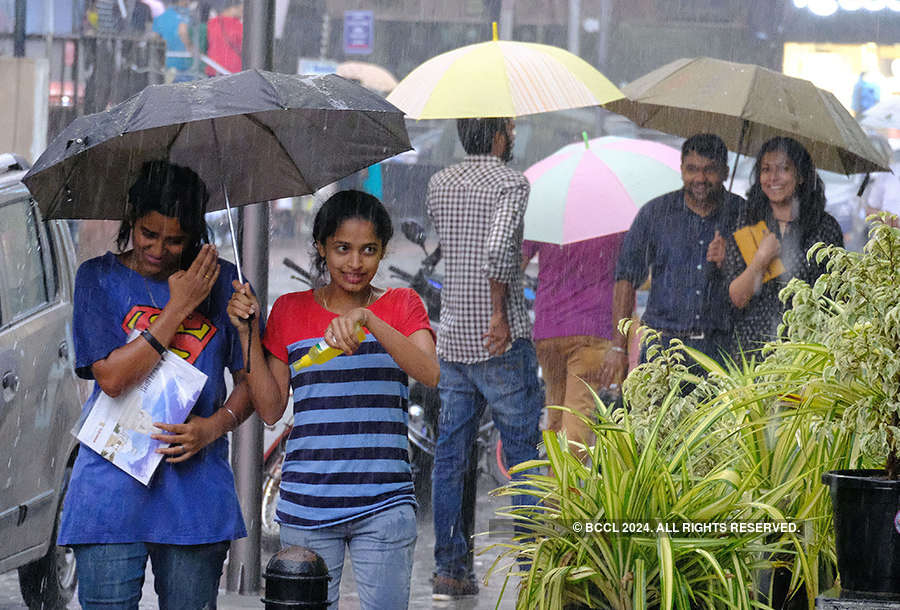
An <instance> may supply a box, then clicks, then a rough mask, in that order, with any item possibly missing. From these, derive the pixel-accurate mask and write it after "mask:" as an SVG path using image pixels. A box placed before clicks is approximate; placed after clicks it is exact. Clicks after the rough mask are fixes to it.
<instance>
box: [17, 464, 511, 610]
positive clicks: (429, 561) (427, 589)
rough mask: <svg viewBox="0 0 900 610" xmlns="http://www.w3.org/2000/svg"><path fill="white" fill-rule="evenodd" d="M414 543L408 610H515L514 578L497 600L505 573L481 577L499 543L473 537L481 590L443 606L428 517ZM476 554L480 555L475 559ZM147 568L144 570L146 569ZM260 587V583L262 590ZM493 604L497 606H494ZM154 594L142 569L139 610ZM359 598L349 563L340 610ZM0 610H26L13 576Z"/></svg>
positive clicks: (480, 527)
mask: <svg viewBox="0 0 900 610" xmlns="http://www.w3.org/2000/svg"><path fill="white" fill-rule="evenodd" d="M493 486H494V483H493V479H489V478H488V477H487V476H482V477H481V480H480V481H479V486H478V504H477V509H476V521H475V531H476V532H487V530H488V524H489V522H490V520H491V518H493V516H494V511H495V510H497V509H502V508H503V507H505V506H506V503H507V499H506V498H493V497H490V496H489V495H488V492H489V491H490V489H492V488H493ZM418 522H419V538H418V540H417V541H416V551H415V563H414V565H413V574H412V584H411V591H410V603H409V607H410V608H411V609H418V610H424V609H426V608H428V609H430V608H441V609H451V610H482V609H484V610H486V609H488V608H499V609H501V610H511V609H513V608H515V606H516V604H515V577H513V578H511V579H510V582H509V584H508V585H507V587H506V591H505V592H504V593H503V597H502V599H501V597H500V594H501V591H502V590H503V584H504V578H505V571H503V570H498V571H497V572H496V573H494V574H492V575H491V577H490V579H489V580H488V583H487V584H485V583H484V582H483V578H484V576H485V574H486V573H487V571H488V569H489V568H490V566H491V564H492V563H493V561H494V559H495V558H496V557H497V555H498V554H499V550H497V549H488V547H489V546H490V545H491V544H494V543H496V542H503V541H504V539H503V538H499V537H497V538H494V537H490V538H489V537H488V536H486V535H482V536H476V539H475V550H476V556H475V573H476V575H477V576H478V578H479V579H480V581H479V587H480V588H481V590H480V592H479V594H478V596H477V597H472V598H467V599H462V600H457V601H452V602H447V601H434V600H432V599H431V583H430V582H429V580H430V578H431V572H432V570H433V568H434V558H433V551H434V530H433V527H432V521H431V514H430V512H429V513H427V514H420V515H419V519H418ZM478 553H481V554H478ZM269 556H270V554H269V553H265V554H263V557H262V569H263V570H265V565H266V562H267V561H268V559H269ZM148 567H149V566H148ZM262 586H263V587H264V586H265V583H263V585H262ZM261 597H262V594H259V595H238V594H236V593H228V592H226V591H225V590H224V578H223V588H222V589H221V591H220V595H219V606H218V607H219V608H220V610H236V609H244V608H257V609H258V608H263V607H264V604H263V603H262V602H261V601H260V598H261ZM498 599H499V600H500V603H499V605H498V603H497V602H498ZM78 607H79V606H78V603H77V601H75V600H73V601H72V602H71V603H70V604H69V605H68V608H73V609H74V608H78ZM157 607H158V606H157V602H156V594H155V593H154V591H153V574H152V572H151V570H150V569H148V570H147V581H146V582H145V583H144V588H143V598H142V599H141V603H140V610H152V609H154V608H157ZM359 607H360V606H359V596H358V595H357V593H356V584H355V582H354V580H353V570H352V568H351V567H350V565H349V559H348V560H347V562H346V563H345V565H344V578H343V580H342V582H341V602H340V609H341V610H357V609H358V608H359ZM0 610H27V609H26V606H25V604H24V603H23V602H22V598H21V596H20V595H19V585H18V577H17V576H16V572H15V571H13V572H9V573H6V574H3V575H0Z"/></svg>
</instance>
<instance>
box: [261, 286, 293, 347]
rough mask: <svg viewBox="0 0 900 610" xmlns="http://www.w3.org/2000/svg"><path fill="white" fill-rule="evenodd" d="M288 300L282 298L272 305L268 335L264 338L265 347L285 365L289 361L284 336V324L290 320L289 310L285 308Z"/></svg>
mask: <svg viewBox="0 0 900 610" xmlns="http://www.w3.org/2000/svg"><path fill="white" fill-rule="evenodd" d="M285 305H286V299H285V298H284V296H280V297H278V298H277V299H276V300H275V304H274V305H272V312H271V313H270V314H269V319H268V320H266V333H265V335H264V336H263V340H262V343H263V347H265V348H266V349H267V350H269V353H271V354H272V355H273V356H275V357H276V358H278V359H279V360H281V361H282V362H284V363H287V361H288V352H287V342H286V340H285V335H284V324H285V321H286V320H287V319H289V318H287V317H286V316H285V314H286V313H287V309H286V307H285Z"/></svg>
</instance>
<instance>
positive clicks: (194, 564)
mask: <svg viewBox="0 0 900 610" xmlns="http://www.w3.org/2000/svg"><path fill="white" fill-rule="evenodd" d="M229 546H230V543H229V542H227V541H226V542H215V543H212V544H196V545H176V544H152V543H149V542H146V543H145V542H129V543H122V544H76V545H73V546H72V549H73V550H74V551H75V561H76V564H75V565H76V569H77V571H78V601H79V603H80V604H81V607H82V608H84V609H85V610H93V609H94V608H98V609H100V608H102V609H103V610H136V609H137V607H138V602H140V600H141V588H142V587H143V586H144V568H145V566H146V565H147V557H148V556H149V557H150V565H151V567H152V568H153V587H154V589H156V595H157V597H158V598H159V608H160V610H199V609H204V610H206V609H214V608H215V607H216V596H217V595H218V593H219V579H220V578H221V577H222V565H223V564H224V563H225V556H226V555H227V554H228V547H229Z"/></svg>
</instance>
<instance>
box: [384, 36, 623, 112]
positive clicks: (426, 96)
mask: <svg viewBox="0 0 900 610" xmlns="http://www.w3.org/2000/svg"><path fill="white" fill-rule="evenodd" d="M621 97H622V92H621V91H619V89H618V88H617V87H616V86H615V85H613V84H612V83H611V82H610V81H609V79H607V78H606V77H605V76H603V74H601V73H600V72H599V71H598V70H597V69H595V68H594V67H593V66H591V65H590V64H589V63H587V62H586V61H584V60H583V59H581V58H580V57H578V56H576V55H573V54H572V53H569V52H568V51H566V50H564V49H560V48H558V47H553V46H550V45H544V44H534V43H528V42H512V41H508V40H497V24H496V23H495V24H494V39H493V40H492V41H490V42H482V43H478V44H472V45H467V46H465V47H460V48H458V49H454V50H452V51H448V52H446V53H443V54H441V55H438V56H437V57H432V58H431V59H429V60H428V61H426V62H425V63H423V64H422V65H421V66H419V67H418V68H416V69H415V70H413V71H412V72H410V73H409V75H408V76H407V77H406V78H404V79H403V80H402V81H400V84H398V85H397V87H396V88H395V89H394V90H393V91H392V92H391V94H390V95H389V96H388V98H387V99H388V101H389V102H390V103H392V104H394V105H395V106H397V107H398V108H400V109H401V110H403V111H404V112H405V113H406V115H407V116H408V117H410V118H413V119H460V118H484V117H515V116H522V115H525V114H536V113H538V112H548V111H552V110H564V109H567V108H581V107H584V106H596V105H599V104H605V103H607V102H610V101H613V100H616V99H619V98H621Z"/></svg>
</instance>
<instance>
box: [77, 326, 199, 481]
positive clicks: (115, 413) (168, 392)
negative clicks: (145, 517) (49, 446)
mask: <svg viewBox="0 0 900 610" xmlns="http://www.w3.org/2000/svg"><path fill="white" fill-rule="evenodd" d="M137 336H138V335H137V332H132V334H131V336H130V337H129V340H134V338H136V337H137ZM142 340H143V339H142ZM205 384H206V374H205V373H203V372H202V371H201V370H200V369H198V368H197V367H195V366H194V365H192V364H190V363H189V362H187V361H186V360H184V359H183V358H181V357H179V356H178V355H177V354H175V353H173V352H170V351H167V352H166V355H165V356H163V358H162V359H161V360H160V361H159V364H157V365H156V368H154V369H153V370H152V371H151V372H150V374H149V375H147V377H145V378H144V380H143V381H141V382H140V383H139V384H137V385H136V386H134V387H133V388H131V389H130V390H128V391H127V392H125V393H123V394H121V395H120V396H118V397H117V398H111V397H110V396H108V395H107V394H105V393H103V392H102V391H101V392H100V393H99V394H97V398H96V400H95V401H94V404H93V405H92V406H91V407H90V410H89V412H88V414H87V417H86V418H85V419H84V423H83V424H82V425H81V428H80V430H79V431H78V433H77V434H76V436H77V438H78V440H79V441H81V442H82V443H83V444H85V445H87V446H88V447H90V448H91V449H93V450H94V451H96V452H97V453H99V454H100V455H101V456H103V457H104V458H106V459H107V460H109V461H110V462H112V463H113V464H115V465H116V466H118V467H119V468H121V469H122V470H124V471H125V472H127V473H128V474H130V475H131V476H133V477H134V478H135V479H137V480H138V481H140V482H141V483H143V484H144V485H149V484H150V479H151V477H152V476H153V473H154V472H155V471H156V468H157V466H159V463H160V462H161V461H162V459H163V457H165V456H163V455H162V454H160V453H156V450H157V449H158V448H159V447H163V446H165V445H166V443H164V442H161V441H157V440H154V439H152V438H150V435H151V434H156V433H159V432H161V430H160V429H159V428H156V427H154V425H153V422H163V423H167V424H176V423H182V422H184V420H185V419H187V416H188V414H189V413H190V412H191V409H192V408H193V407H194V404H195V403H196V402H197V398H199V396H200V392H201V390H203V386H204V385H205Z"/></svg>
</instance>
